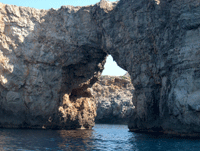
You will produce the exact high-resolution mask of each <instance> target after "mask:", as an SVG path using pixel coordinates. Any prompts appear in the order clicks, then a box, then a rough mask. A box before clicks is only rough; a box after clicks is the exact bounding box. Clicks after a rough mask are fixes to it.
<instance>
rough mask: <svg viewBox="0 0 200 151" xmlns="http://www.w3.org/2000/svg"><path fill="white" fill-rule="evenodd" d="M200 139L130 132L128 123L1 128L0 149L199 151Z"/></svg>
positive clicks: (24, 150)
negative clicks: (86, 127) (89, 127)
mask: <svg viewBox="0 0 200 151" xmlns="http://www.w3.org/2000/svg"><path fill="white" fill-rule="evenodd" d="M199 148H200V141H199V140H192V139H181V138H169V137H164V136H162V135H149V134H139V133H134V132H128V128H127V126H126V125H103V124H97V125H96V126H95V127H94V129H93V130H70V131H69V130H58V131H56V130H19V129H0V151H7V150H9V151H10V150H11V151H13V150H16V151H44V150H50V151H66V150H67V151H84V150H89V151H90V150H95V151H96V150H97V151H98V150H100V151H107V150H109V151H118V150H119V151H121V150H133V151H177V150H180V151H199Z"/></svg>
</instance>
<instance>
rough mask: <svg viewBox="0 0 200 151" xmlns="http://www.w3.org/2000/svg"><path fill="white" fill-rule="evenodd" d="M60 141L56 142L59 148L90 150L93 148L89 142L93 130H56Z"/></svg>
mask: <svg viewBox="0 0 200 151" xmlns="http://www.w3.org/2000/svg"><path fill="white" fill-rule="evenodd" d="M57 132H58V134H59V135H60V137H61V138H62V142H60V143H58V146H59V147H60V148H65V149H67V150H72V151H74V150H80V151H82V150H92V148H94V146H93V144H92V143H91V137H92V132H93V130H70V131H66V130H61V131H57Z"/></svg>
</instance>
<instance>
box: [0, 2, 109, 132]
mask: <svg viewBox="0 0 200 151" xmlns="http://www.w3.org/2000/svg"><path fill="white" fill-rule="evenodd" d="M96 7H97V6H96ZM92 11H95V7H92V6H88V7H73V6H63V7H62V8H60V9H59V10H54V9H51V10H38V9H33V8H25V7H18V6H12V5H5V4H0V32H1V33H0V92H1V93H0V127H7V128H51V129H62V128H63V129H75V128H80V127H85V128H91V127H92V126H93V125H94V118H95V116H96V104H95V102H94V101H93V97H92V95H91V93H90V91H88V89H87V88H88V87H90V86H91V85H92V84H93V83H95V81H96V80H97V78H98V76H99V75H100V74H101V72H102V70H103V65H104V63H105V57H106V53H105V52H103V51H102V50H101V45H100V44H101V34H100V32H99V28H98V27H97V26H96V23H95V20H94V19H93V18H92V15H93V13H92Z"/></svg>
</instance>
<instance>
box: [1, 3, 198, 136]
mask: <svg viewBox="0 0 200 151" xmlns="http://www.w3.org/2000/svg"><path fill="white" fill-rule="evenodd" d="M199 14H200V2H199V1H198V0H191V1H190V2H188V1H187V0H182V1H179V0H173V1H171V0H160V1H159V0H156V1H154V0H120V1H119V2H118V3H116V2H115V3H111V2H107V1H105V0H102V1H101V2H100V3H98V4H96V5H94V6H87V7H72V6H63V7H61V8H60V9H58V10H54V9H51V10H36V9H31V8H24V7H17V6H11V5H4V4H1V9H0V25H1V26H0V27H1V28H0V31H1V37H0V39H1V41H0V42H1V43H0V50H1V51H0V58H1V59H0V68H1V70H0V71H1V73H0V82H1V85H0V90H1V96H0V100H1V101H0V103H1V110H0V123H1V126H2V127H9V126H10V127H20V126H22V127H29V126H31V127H41V126H45V127H49V128H55V127H58V128H61V127H62V128H72V127H81V126H85V127H92V125H93V123H94V122H93V120H94V116H95V114H94V112H95V104H93V103H92V102H93V101H92V100H93V98H92V96H91V95H90V93H89V91H88V87H90V86H91V85H92V84H93V83H94V82H95V81H96V79H97V77H98V75H99V74H100V73H101V71H102V70H103V65H104V63H105V56H106V53H108V54H111V55H112V56H113V58H114V60H115V61H116V62H117V63H118V65H119V66H121V67H122V68H123V69H125V70H127V71H128V72H129V74H130V75H131V81H132V83H133V86H134V87H135V91H134V94H133V104H134V105H135V110H134V115H133V117H132V118H131V120H130V123H129V129H130V130H131V131H163V132H166V133H173V134H181V135H198V134H199V132H200V127H199V125H200V123H199V122H200V120H199V116H200V112H199V111H200V109H199V108H200V107H199V105H200V102H199V100H200V93H199V90H200V85H199V82H200V80H199V79H200V77H199V71H200V68H199V60H200V56H199V54H200V53H199V51H200V45H199V41H200V36H199V31H200V30H199V29H200V17H199ZM88 99H89V100H88ZM76 102H79V103H78V104H77V103H76ZM88 102H90V103H91V104H90V103H88ZM83 104H86V105H83ZM89 104H90V105H89ZM92 104H93V105H92ZM69 106H70V107H69ZM83 106H84V107H83ZM86 106H87V107H86ZM86 115H87V117H88V118H87V120H84V119H85V117H86ZM49 121H51V122H49Z"/></svg>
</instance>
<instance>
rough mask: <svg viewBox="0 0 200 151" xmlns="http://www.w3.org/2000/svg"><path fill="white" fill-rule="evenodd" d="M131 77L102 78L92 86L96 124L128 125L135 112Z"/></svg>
mask: <svg viewBox="0 0 200 151" xmlns="http://www.w3.org/2000/svg"><path fill="white" fill-rule="evenodd" d="M133 91H134V87H133V85H132V84H131V80H130V77H129V76H128V77H126V76H101V77H100V78H99V80H98V81H97V82H96V83H95V84H94V85H93V86H92V94H93V96H94V98H95V101H96V106H97V116H96V119H95V122H96V123H110V124H127V123H128V121H129V118H130V117H131V116H132V114H133V111H134V108H135V107H134V105H133V103H132V93H133Z"/></svg>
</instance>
